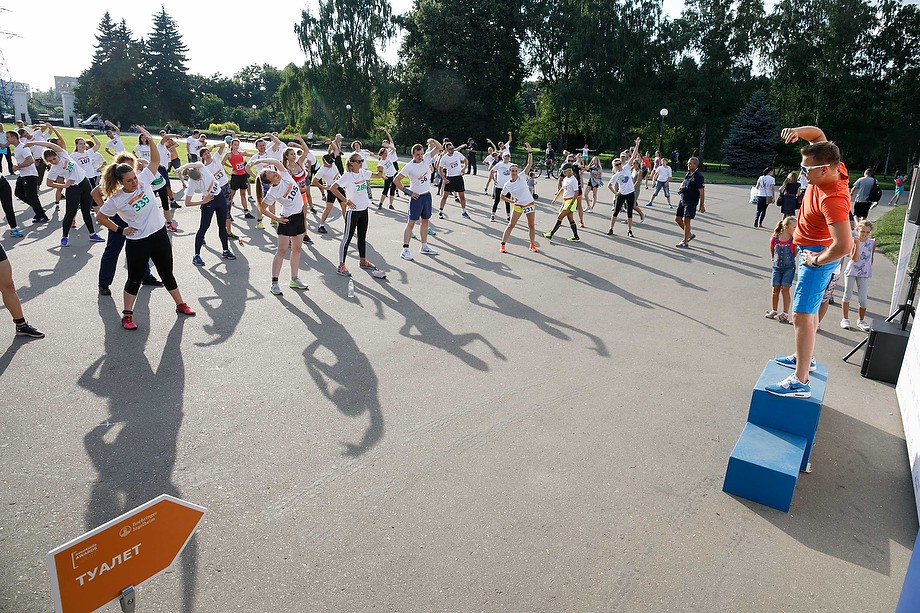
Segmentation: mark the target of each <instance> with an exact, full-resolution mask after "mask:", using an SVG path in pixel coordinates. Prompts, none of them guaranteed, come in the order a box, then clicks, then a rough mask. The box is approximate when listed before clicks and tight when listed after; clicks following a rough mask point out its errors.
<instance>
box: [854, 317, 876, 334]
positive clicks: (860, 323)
mask: <svg viewBox="0 0 920 613" xmlns="http://www.w3.org/2000/svg"><path fill="white" fill-rule="evenodd" d="M856 326H857V327H858V328H859V329H860V330H862V331H863V332H868V331H869V330H871V329H872V326H870V325H869V324H867V323H866V320H865V319H860V320H859V321H857V322H856Z"/></svg>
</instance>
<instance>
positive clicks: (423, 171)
mask: <svg viewBox="0 0 920 613" xmlns="http://www.w3.org/2000/svg"><path fill="white" fill-rule="evenodd" d="M400 172H402V175H403V176H404V177H409V191H411V192H412V193H414V194H419V195H421V194H430V193H431V181H429V180H428V177H429V173H430V172H431V153H430V150H429V152H426V153H425V155H423V156H422V160H421V161H420V162H416V161H414V160H413V161H411V162H407V163H406V164H404V165H403V167H402V171H400Z"/></svg>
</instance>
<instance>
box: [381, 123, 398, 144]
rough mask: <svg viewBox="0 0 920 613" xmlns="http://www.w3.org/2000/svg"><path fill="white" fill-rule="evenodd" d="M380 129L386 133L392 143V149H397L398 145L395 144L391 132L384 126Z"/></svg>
mask: <svg viewBox="0 0 920 613" xmlns="http://www.w3.org/2000/svg"><path fill="white" fill-rule="evenodd" d="M380 129H381V130H383V131H384V133H385V134H386V135H387V140H388V141H390V147H392V148H393V149H396V143H395V142H393V135H391V134H390V131H389V130H387V129H386V128H385V127H383V126H380Z"/></svg>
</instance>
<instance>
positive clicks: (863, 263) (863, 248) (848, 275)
mask: <svg viewBox="0 0 920 613" xmlns="http://www.w3.org/2000/svg"><path fill="white" fill-rule="evenodd" d="M850 258H851V259H850V263H849V264H847V267H846V270H844V271H843V274H844V275H845V277H844V279H845V280H844V283H843V304H842V305H841V307H842V310H843V319H841V320H840V327H841V328H843V329H845V330H847V329H849V327H850V319H849V316H850V298H852V297H853V287H854V286H855V287H856V288H857V292H858V295H859V319H858V320H857V321H856V325H857V326H858V327H859V329H860V330H862V331H863V332H868V331H869V328H870V327H871V326H869V324H868V323H866V308H867V307H868V306H869V278H870V277H872V263H873V262H874V261H875V239H874V238H872V222H871V221H869V220H868V219H863V220H862V221H860V222H859V223H858V224H856V239H855V240H854V241H853V251H852V252H850Z"/></svg>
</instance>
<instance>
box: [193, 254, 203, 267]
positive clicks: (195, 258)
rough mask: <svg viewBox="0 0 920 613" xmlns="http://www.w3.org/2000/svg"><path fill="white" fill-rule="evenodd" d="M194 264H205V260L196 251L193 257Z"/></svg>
mask: <svg viewBox="0 0 920 613" xmlns="http://www.w3.org/2000/svg"><path fill="white" fill-rule="evenodd" d="M192 264H194V265H195V266H204V260H202V259H201V256H200V255H198V254H197V253H196V254H195V256H194V257H193V258H192Z"/></svg>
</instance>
